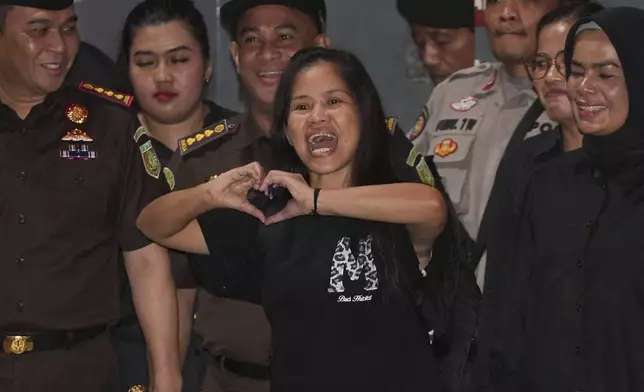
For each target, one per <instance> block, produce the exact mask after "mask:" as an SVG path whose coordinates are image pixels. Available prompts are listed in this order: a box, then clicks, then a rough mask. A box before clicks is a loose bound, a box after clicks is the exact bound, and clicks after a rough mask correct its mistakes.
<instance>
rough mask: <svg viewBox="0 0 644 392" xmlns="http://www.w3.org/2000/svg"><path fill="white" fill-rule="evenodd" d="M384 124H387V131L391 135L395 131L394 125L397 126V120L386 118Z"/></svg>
mask: <svg viewBox="0 0 644 392" xmlns="http://www.w3.org/2000/svg"><path fill="white" fill-rule="evenodd" d="M385 122H386V123H387V130H388V131H389V133H391V134H393V133H394V131H395V130H396V125H398V119H397V118H396V117H386V118H385Z"/></svg>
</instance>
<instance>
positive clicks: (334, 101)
mask: <svg viewBox="0 0 644 392" xmlns="http://www.w3.org/2000/svg"><path fill="white" fill-rule="evenodd" d="M340 102H341V101H340V100H339V99H337V98H331V99H329V100H328V101H327V103H328V104H329V105H337V104H339V103H340Z"/></svg>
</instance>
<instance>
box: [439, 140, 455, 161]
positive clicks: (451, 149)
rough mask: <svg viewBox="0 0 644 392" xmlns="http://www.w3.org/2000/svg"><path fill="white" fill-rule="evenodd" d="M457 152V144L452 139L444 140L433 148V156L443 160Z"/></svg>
mask: <svg viewBox="0 0 644 392" xmlns="http://www.w3.org/2000/svg"><path fill="white" fill-rule="evenodd" d="M456 150H458V143H456V140H454V139H445V140H443V141H441V142H440V143H438V144H437V145H436V147H434V155H436V156H438V157H441V158H445V157H446V156H448V155H452V154H454V153H455V152H456Z"/></svg>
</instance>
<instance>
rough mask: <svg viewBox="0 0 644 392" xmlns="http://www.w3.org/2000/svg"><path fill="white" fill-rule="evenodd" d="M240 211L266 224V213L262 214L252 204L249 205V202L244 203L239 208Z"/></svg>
mask: <svg viewBox="0 0 644 392" xmlns="http://www.w3.org/2000/svg"><path fill="white" fill-rule="evenodd" d="M239 210H240V211H242V212H245V213H247V214H249V215H252V216H254V217H255V218H257V219H259V220H260V221H261V222H262V223H264V224H266V217H265V216H264V213H263V212H261V211H260V210H259V209H258V208H257V207H255V206H254V205H252V204H251V203H248V202H244V203H242V204H241V205H240V206H239Z"/></svg>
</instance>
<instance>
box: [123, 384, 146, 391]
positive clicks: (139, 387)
mask: <svg viewBox="0 0 644 392" xmlns="http://www.w3.org/2000/svg"><path fill="white" fill-rule="evenodd" d="M127 392H145V387H144V386H143V385H132V386H131V387H130V389H128V390H127Z"/></svg>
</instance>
